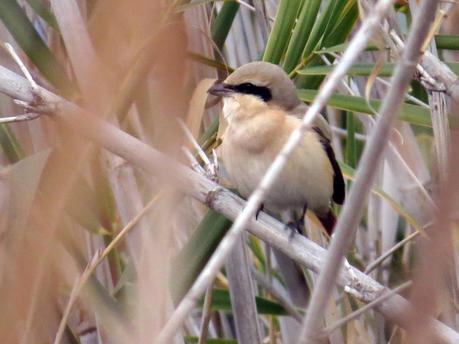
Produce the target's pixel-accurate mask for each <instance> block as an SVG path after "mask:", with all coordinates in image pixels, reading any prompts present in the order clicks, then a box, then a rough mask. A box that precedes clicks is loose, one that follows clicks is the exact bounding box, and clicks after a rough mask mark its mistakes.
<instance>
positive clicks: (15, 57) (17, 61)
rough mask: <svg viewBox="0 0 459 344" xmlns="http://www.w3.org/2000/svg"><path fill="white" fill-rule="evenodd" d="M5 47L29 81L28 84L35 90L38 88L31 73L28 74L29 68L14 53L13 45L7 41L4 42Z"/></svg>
mask: <svg viewBox="0 0 459 344" xmlns="http://www.w3.org/2000/svg"><path fill="white" fill-rule="evenodd" d="M5 48H6V50H7V51H8V53H9V54H10V55H11V57H12V58H13V59H14V62H16V64H17V65H18V66H19V68H20V69H21V72H22V73H23V74H24V76H25V77H26V79H27V80H28V81H29V82H30V86H32V89H33V90H37V89H38V85H37V83H36V82H35V80H34V79H33V78H32V74H30V72H29V70H28V69H27V67H26V66H25V64H24V62H22V60H21V58H20V57H19V55H18V54H17V53H16V50H14V48H13V46H12V45H11V44H9V43H5Z"/></svg>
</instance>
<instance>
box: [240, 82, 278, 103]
mask: <svg viewBox="0 0 459 344" xmlns="http://www.w3.org/2000/svg"><path fill="white" fill-rule="evenodd" d="M234 89H235V90H236V91H237V92H239V93H244V94H252V95H254V96H257V97H260V98H261V99H263V100H264V101H265V102H267V101H270V100H271V99H272V94H271V90H270V89H269V88H268V87H266V86H257V85H254V84H252V83H250V82H244V83H242V84H239V85H236V86H235V87H234Z"/></svg>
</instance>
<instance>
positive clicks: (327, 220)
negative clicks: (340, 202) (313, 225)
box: [318, 209, 336, 235]
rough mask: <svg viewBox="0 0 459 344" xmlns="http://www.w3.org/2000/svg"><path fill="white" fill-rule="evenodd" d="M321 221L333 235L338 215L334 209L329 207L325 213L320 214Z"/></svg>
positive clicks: (328, 232) (329, 233)
mask: <svg viewBox="0 0 459 344" xmlns="http://www.w3.org/2000/svg"><path fill="white" fill-rule="evenodd" d="M318 218H319V220H320V223H322V226H324V228H325V230H326V231H327V234H328V235H332V233H333V229H334V228H335V224H336V216H335V213H334V212H333V210H332V209H329V210H328V212H327V213H326V214H325V215H321V216H318Z"/></svg>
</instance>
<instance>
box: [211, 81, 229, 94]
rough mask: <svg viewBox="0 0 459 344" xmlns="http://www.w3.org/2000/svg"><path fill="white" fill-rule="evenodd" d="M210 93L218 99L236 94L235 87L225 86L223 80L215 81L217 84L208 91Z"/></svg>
mask: <svg viewBox="0 0 459 344" xmlns="http://www.w3.org/2000/svg"><path fill="white" fill-rule="evenodd" d="M207 92H208V93H210V94H212V95H214V96H217V97H227V96H229V95H230V94H232V93H234V90H233V87H232V86H231V85H229V84H225V83H224V82H223V81H221V80H217V81H215V83H214V84H213V85H212V86H211V87H210V88H209V89H208V90H207Z"/></svg>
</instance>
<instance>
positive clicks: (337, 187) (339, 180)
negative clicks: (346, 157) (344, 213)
mask: <svg viewBox="0 0 459 344" xmlns="http://www.w3.org/2000/svg"><path fill="white" fill-rule="evenodd" d="M312 129H313V130H314V131H315V132H316V133H317V134H318V135H319V139H320V143H321V144H322V147H323V148H324V150H325V152H326V153H327V156H328V159H329V160H330V163H331V165H332V167H333V173H334V177H333V201H334V202H335V203H337V204H343V203H344V198H345V194H346V188H345V184H344V178H343V174H342V172H341V168H340V167H339V165H338V162H337V161H336V158H335V152H334V151H333V148H332V146H331V144H330V139H329V138H328V137H326V136H325V135H324V133H323V131H322V129H321V128H320V127H318V126H315V127H312Z"/></svg>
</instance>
